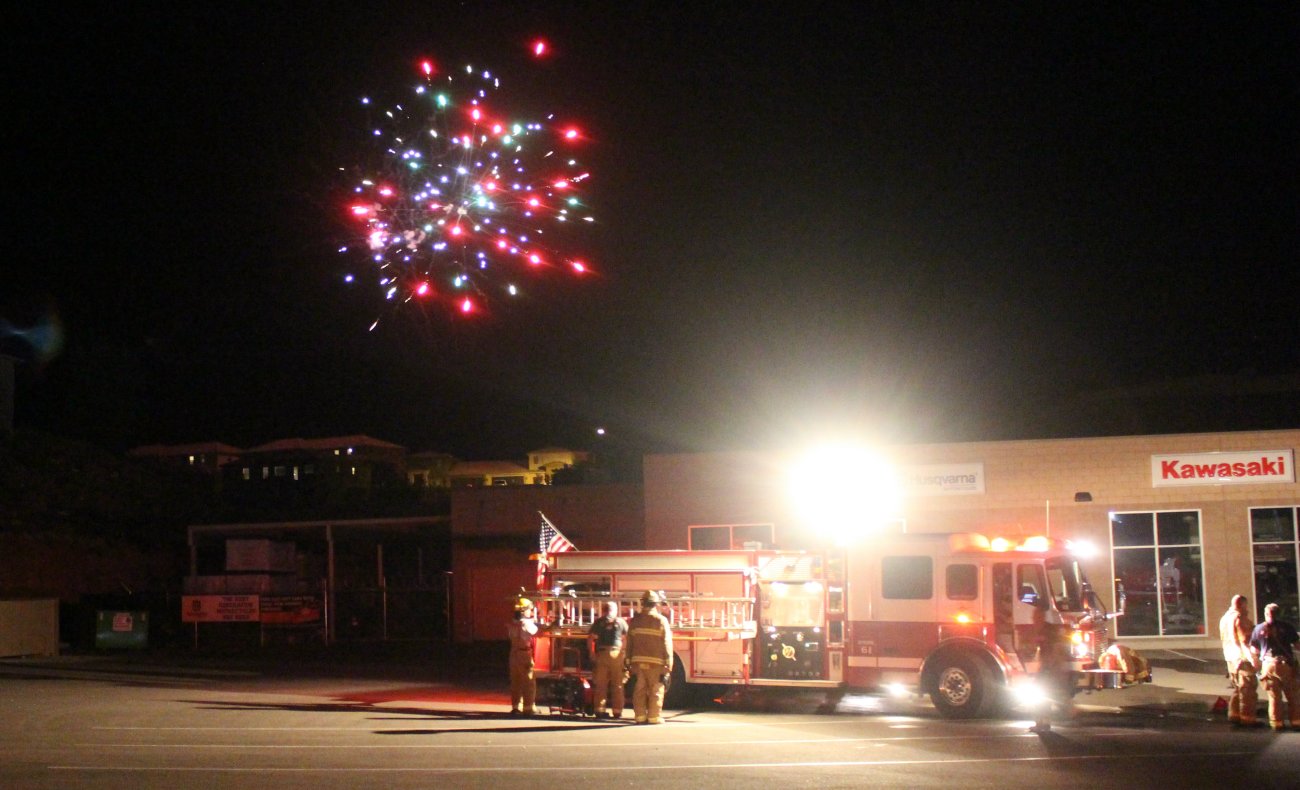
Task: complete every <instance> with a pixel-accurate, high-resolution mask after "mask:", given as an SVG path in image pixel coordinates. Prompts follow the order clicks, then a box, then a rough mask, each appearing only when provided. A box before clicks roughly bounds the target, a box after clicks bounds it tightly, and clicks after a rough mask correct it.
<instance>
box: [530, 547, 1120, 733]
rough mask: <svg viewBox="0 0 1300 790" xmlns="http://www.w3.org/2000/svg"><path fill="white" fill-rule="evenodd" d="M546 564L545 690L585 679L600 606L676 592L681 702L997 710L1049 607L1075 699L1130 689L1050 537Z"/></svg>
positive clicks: (540, 645) (594, 556) (600, 555)
mask: <svg viewBox="0 0 1300 790" xmlns="http://www.w3.org/2000/svg"><path fill="white" fill-rule="evenodd" d="M547 562H548V570H547V573H546V576H545V579H546V589H544V590H541V591H538V592H537V593H536V594H534V600H535V601H536V602H537V604H538V606H539V622H541V623H543V624H544V629H543V631H542V633H541V634H540V635H539V639H538V640H537V654H536V656H535V668H536V672H537V676H538V678H539V681H540V682H541V683H542V684H543V686H545V685H546V684H547V683H548V682H554V681H556V680H558V679H560V678H569V679H572V678H574V677H577V678H582V679H584V681H585V678H586V677H587V676H589V674H590V667H591V663H590V657H589V655H590V654H589V649H588V644H587V631H588V628H589V627H590V625H591V623H592V622H593V621H594V620H595V619H596V618H597V617H599V616H600V609H601V604H602V603H603V602H605V601H608V600H614V601H616V602H618V604H619V609H620V613H621V614H622V616H624V617H631V616H632V614H633V613H634V611H635V607H636V605H637V600H638V599H639V598H640V596H641V594H642V593H643V592H644V591H645V590H658V591H662V592H663V593H664V595H665V598H666V601H667V602H666V603H665V604H664V605H662V606H661V607H660V610H661V611H662V612H663V613H664V614H665V616H667V617H668V619H669V621H670V622H671V623H672V626H673V636H674V647H675V651H676V660H675V662H674V664H675V666H674V677H673V679H672V682H671V683H670V687H669V704H670V705H673V704H676V703H680V702H681V701H682V700H683V699H684V696H683V695H684V693H685V692H686V691H687V690H688V689H690V688H692V687H695V688H698V687H700V686H701V685H704V686H708V687H710V690H715V689H714V688H713V687H716V686H785V687H795V688H814V689H825V690H826V691H827V692H829V694H830V695H831V697H832V698H834V697H835V696H837V695H840V694H843V693H844V692H847V691H879V690H885V689H892V690H897V689H900V688H901V689H907V690H911V691H913V692H916V693H924V694H928V695H929V696H930V699H931V700H932V701H933V702H934V705H935V707H936V708H937V709H938V711H939V712H940V713H941V714H943V715H945V716H949V717H975V716H986V715H991V714H993V713H995V712H997V710H998V709H999V707H1000V705H1001V704H1002V702H1003V701H1004V700H1005V692H1006V691H1007V690H1008V689H1010V688H1012V687H1014V686H1016V685H1017V684H1020V683H1027V682H1028V680H1029V679H1031V678H1032V675H1033V673H1035V672H1036V671H1037V669H1038V659H1037V649H1038V641H1037V635H1036V633H1035V631H1036V628H1035V624H1034V617H1035V608H1036V607H1037V608H1039V610H1040V612H1039V616H1040V618H1042V619H1045V620H1046V621H1047V622H1049V623H1053V624H1055V625H1056V626H1058V629H1059V631H1060V632H1062V633H1064V635H1065V638H1066V639H1067V640H1068V644H1069V649H1070V654H1071V662H1072V663H1071V669H1072V671H1073V673H1074V679H1075V685H1076V689H1083V688H1111V687H1117V686H1119V685H1121V683H1122V678H1123V676H1122V675H1121V674H1120V673H1118V672H1114V671H1107V670H1102V669H1100V668H1099V666H1098V663H1097V661H1098V658H1099V657H1100V655H1101V653H1102V652H1103V651H1104V650H1106V648H1107V647H1108V642H1109V640H1108V637H1107V635H1106V633H1107V624H1108V621H1109V619H1110V618H1111V617H1113V616H1114V615H1111V614H1109V613H1107V612H1106V611H1105V610H1104V608H1103V607H1102V606H1101V603H1100V601H1099V600H1098V599H1097V597H1096V596H1095V595H1094V594H1092V591H1091V588H1090V587H1089V586H1088V582H1087V579H1086V578H1085V576H1084V574H1083V570H1082V568H1081V567H1080V566H1079V563H1078V561H1077V560H1076V559H1075V558H1074V557H1073V556H1071V554H1070V552H1069V551H1067V550H1066V548H1065V547H1064V546H1062V545H1061V544H1059V543H1055V542H1052V541H1048V540H1047V539H1045V538H1030V539H1027V540H1023V541H1021V542H1020V543H1014V544H1013V543H1011V542H1010V541H1005V540H1002V539H996V540H989V539H988V538H986V537H984V536H981V535H974V534H969V533H960V534H928V535H907V534H898V535H890V536H886V537H882V538H880V539H879V540H877V541H874V542H872V543H871V544H870V545H861V546H854V547H850V548H847V549H835V550H831V551H827V552H790V551H776V550H761V549H756V550H742V551H633V552H578V551H568V552H560V553H555V554H551V555H549V556H548V557H547ZM1041 621H1042V620H1040V622H1041ZM543 696H545V695H543Z"/></svg>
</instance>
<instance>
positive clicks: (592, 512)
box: [451, 485, 645, 642]
mask: <svg viewBox="0 0 1300 790" xmlns="http://www.w3.org/2000/svg"><path fill="white" fill-rule="evenodd" d="M539 511H540V512H542V513H545V514H546V517H547V518H548V519H550V521H551V523H552V524H554V525H555V526H556V528H558V529H559V530H560V532H562V533H563V534H564V536H565V537H567V538H568V539H569V540H570V541H572V542H573V544H574V545H575V546H577V547H578V548H579V549H582V550H587V551H597V550H618V549H639V548H641V547H642V546H644V543H645V533H644V529H643V525H644V516H643V512H642V496H641V487H640V486H638V485H582V486H505V487H494V488H462V489H455V490H454V491H453V492H452V495H451V531H452V622H453V635H454V637H455V639H456V641H459V642H469V641H483V640H489V641H491V640H497V639H505V623H506V621H507V620H508V618H509V616H510V611H511V608H510V607H511V600H510V599H511V597H512V595H513V594H515V593H517V592H518V590H519V588H520V587H523V588H525V589H528V590H531V589H533V588H535V587H536V573H537V564H536V562H534V561H532V560H530V559H529V555H533V554H537V553H538V549H539V546H538V536H539V535H540V532H541V517H540V516H539V515H538V512H539Z"/></svg>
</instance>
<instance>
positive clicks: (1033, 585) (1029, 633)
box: [993, 562, 1047, 661]
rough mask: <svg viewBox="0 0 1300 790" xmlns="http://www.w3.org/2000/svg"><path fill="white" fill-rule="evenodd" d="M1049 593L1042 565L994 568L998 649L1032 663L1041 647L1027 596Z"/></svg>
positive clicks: (994, 622)
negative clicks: (1028, 594) (1035, 637)
mask: <svg viewBox="0 0 1300 790" xmlns="http://www.w3.org/2000/svg"><path fill="white" fill-rule="evenodd" d="M1046 589H1047V579H1046V577H1045V576H1044V574H1043V568H1042V566H1041V565H1036V564H1034V563H1010V562H997V563H994V564H993V627H994V632H995V633H996V635H997V642H998V646H999V647H1001V648H1002V649H1003V650H1005V651H1007V652H1008V653H1015V654H1017V655H1019V656H1020V659H1021V660H1022V661H1032V660H1033V659H1034V653H1035V652H1036V650H1037V647H1038V646H1037V644H1035V641H1034V633H1033V630H1034V607H1033V605H1032V604H1029V603H1026V602H1025V600H1024V598H1025V594H1026V593H1031V592H1032V593H1034V595H1039V594H1042V593H1043V591H1045V590H1046Z"/></svg>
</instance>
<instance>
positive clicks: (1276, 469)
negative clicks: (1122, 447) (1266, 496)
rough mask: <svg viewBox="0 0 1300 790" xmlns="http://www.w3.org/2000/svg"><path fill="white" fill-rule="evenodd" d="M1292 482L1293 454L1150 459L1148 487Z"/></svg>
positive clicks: (1260, 452) (1257, 452) (1261, 452)
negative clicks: (1149, 484) (1149, 482)
mask: <svg viewBox="0 0 1300 790" xmlns="http://www.w3.org/2000/svg"><path fill="white" fill-rule="evenodd" d="M1294 482H1295V451H1294V450H1252V451H1247V452H1239V453H1180V454H1177V455H1153V456H1151V485H1152V486H1154V487H1156V488H1160V487H1163V486H1218V485H1237V484H1242V483H1294Z"/></svg>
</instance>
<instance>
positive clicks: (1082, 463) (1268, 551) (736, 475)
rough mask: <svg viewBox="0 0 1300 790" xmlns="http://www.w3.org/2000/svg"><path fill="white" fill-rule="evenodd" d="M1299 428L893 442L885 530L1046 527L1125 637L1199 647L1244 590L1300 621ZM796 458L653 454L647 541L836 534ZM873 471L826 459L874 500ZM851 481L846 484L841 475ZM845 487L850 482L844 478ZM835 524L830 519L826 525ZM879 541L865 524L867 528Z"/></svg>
mask: <svg viewBox="0 0 1300 790" xmlns="http://www.w3.org/2000/svg"><path fill="white" fill-rule="evenodd" d="M1297 444H1300V430H1284V431H1259V432H1239V433H1204V434H1178V435H1161V436H1123V437H1107V438H1088V439H1061V440H1034V441H1005V442H974V443H962V444H930V445H908V446H897V447H890V448H884V449H883V450H882V454H883V455H884V457H885V458H886V459H887V460H888V461H889V462H890V465H891V466H892V468H893V469H894V470H895V472H896V473H897V475H898V477H899V481H900V483H901V490H902V494H903V496H902V501H901V503H900V505H899V508H898V512H896V513H892V514H890V518H891V519H893V523H892V524H890V525H889V526H887V527H885V528H893V529H905V530H907V531H910V532H966V531H970V532H980V533H984V534H986V535H989V536H990V537H994V536H1003V537H1007V538H1011V539H1015V538H1022V537H1027V536H1032V535H1047V536H1048V537H1052V538H1059V539H1068V540H1071V541H1074V542H1075V543H1077V544H1079V545H1081V546H1089V545H1090V546H1091V547H1093V548H1094V549H1095V554H1093V555H1092V556H1091V557H1090V558H1088V559H1086V560H1085V561H1084V566H1085V569H1086V570H1087V572H1088V575H1089V577H1090V578H1091V579H1092V580H1093V583H1094V585H1095V587H1096V588H1097V590H1096V591H1097V593H1098V594H1099V595H1100V597H1101V598H1102V599H1103V601H1104V602H1105V603H1106V604H1107V605H1108V606H1111V607H1112V608H1113V607H1114V603H1115V600H1116V598H1117V590H1118V588H1119V586H1120V585H1122V588H1123V591H1124V594H1125V597H1126V605H1127V613H1126V615H1125V616H1124V617H1123V618H1120V620H1119V621H1118V633H1119V636H1120V637H1121V638H1122V639H1123V640H1124V641H1125V642H1126V643H1128V644H1131V645H1133V646H1134V647H1137V648H1139V649H1142V648H1144V647H1145V648H1148V649H1150V648H1155V647H1160V648H1173V649H1178V648H1198V647H1200V648H1203V647H1209V646H1212V645H1213V644H1214V643H1215V641H1216V639H1217V636H1216V635H1215V633H1214V631H1215V624H1216V622H1217V619H1218V616H1219V614H1220V613H1221V612H1222V611H1223V610H1225V609H1226V608H1227V605H1228V601H1229V599H1230V598H1231V596H1232V595H1233V594H1235V593H1242V594H1245V595H1247V596H1249V597H1250V598H1251V600H1252V602H1253V607H1254V611H1255V612H1257V613H1262V610H1263V607H1264V605H1265V604H1267V603H1269V602H1272V601H1277V602H1278V603H1280V604H1281V605H1282V607H1283V612H1284V614H1285V616H1286V617H1288V618H1289V619H1291V620H1292V621H1293V622H1294V621H1296V620H1297V619H1300V591H1298V590H1297V572H1296V569H1297V564H1298V556H1297V532H1296V522H1297V508H1298V507H1300V486H1298V485H1297V481H1296V473H1295V462H1296V459H1295V455H1296V451H1295V448H1296V446H1297ZM793 460H794V457H793V456H785V455H781V454H769V453H716V454H697V455H655V456H649V457H647V458H646V461H645V478H644V497H645V547H646V548H651V549H685V548H688V547H695V548H706V547H707V548H717V547H726V546H728V545H734V546H737V547H739V546H740V545H741V544H743V543H745V542H752V541H757V542H760V543H764V544H767V543H771V544H772V545H777V546H780V547H782V548H812V547H816V546H820V545H824V544H825V543H826V541H825V539H824V537H823V536H822V535H820V534H818V532H817V529H816V528H814V527H813V526H811V525H809V524H807V523H806V521H805V520H804V519H803V518H801V517H800V515H799V514H798V513H796V511H795V509H794V505H793V504H792V501H791V497H790V496H789V494H790V492H789V491H788V486H787V485H786V481H787V478H788V469H789V468H790V464H791V463H792V462H793ZM874 474H878V473H877V472H875V471H872V470H869V469H866V468H863V469H859V470H854V469H827V470H826V489H825V492H824V493H825V494H826V495H827V496H830V495H832V494H833V493H836V492H832V491H831V487H832V486H836V487H839V488H846V489H849V491H850V492H851V493H853V494H854V495H855V496H856V497H858V502H857V504H858V506H859V507H858V508H857V510H858V511H859V512H860V513H861V514H868V515H869V514H871V513H872V512H873V508H875V507H877V506H878V503H876V502H873V501H870V500H871V495H870V493H869V492H870V491H871V490H872V488H873V486H872V483H873V482H875V481H873V480H872V479H871V476H872V475H874ZM845 480H848V481H849V482H848V483H845V482H843V481H845ZM838 493H843V492H842V491H841V492H838ZM821 526H825V525H821ZM865 539H869V537H867V538H865Z"/></svg>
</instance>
